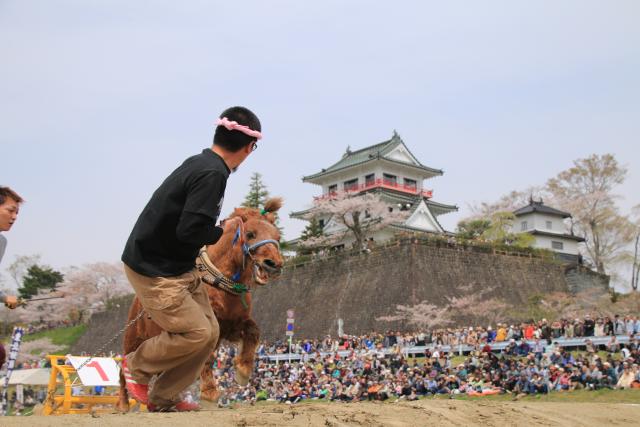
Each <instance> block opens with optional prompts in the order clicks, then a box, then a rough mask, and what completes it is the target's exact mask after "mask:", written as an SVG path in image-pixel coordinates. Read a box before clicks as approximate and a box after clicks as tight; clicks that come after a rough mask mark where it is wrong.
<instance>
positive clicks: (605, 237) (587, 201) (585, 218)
mask: <svg viewBox="0 0 640 427" xmlns="http://www.w3.org/2000/svg"><path fill="white" fill-rule="evenodd" d="M573 163H574V165H573V167H571V168H569V169H567V170H565V171H562V172H560V173H559V174H558V175H557V176H556V177H555V178H552V179H550V180H549V181H548V182H547V190H548V191H549V193H551V194H552V195H553V196H554V198H555V200H556V202H557V203H558V204H559V207H561V208H562V209H564V210H567V211H569V212H570V213H571V214H572V218H571V228H572V230H573V231H574V232H575V233H576V234H577V235H579V236H581V237H584V239H585V250H586V255H587V257H588V258H589V260H590V261H591V262H592V263H593V265H594V267H595V268H596V270H597V271H598V273H606V271H607V268H608V267H610V266H611V265H612V264H614V263H616V262H617V261H619V260H620V256H621V255H622V254H623V251H624V250H625V248H626V247H627V245H628V244H629V243H630V242H631V241H632V240H633V227H632V224H631V222H630V221H629V219H628V218H627V217H626V216H624V215H621V214H620V212H619V209H618V207H617V206H616V200H617V199H618V196H616V195H615V194H614V192H613V191H614V189H615V188H616V187H617V186H618V185H620V184H622V183H623V182H624V181H625V178H626V175H627V169H626V168H625V167H623V166H621V165H620V164H619V163H618V161H617V160H616V159H615V157H614V156H613V155H612V154H603V155H597V154H593V155H591V156H589V157H587V158H585V159H578V160H576V161H574V162H573Z"/></svg>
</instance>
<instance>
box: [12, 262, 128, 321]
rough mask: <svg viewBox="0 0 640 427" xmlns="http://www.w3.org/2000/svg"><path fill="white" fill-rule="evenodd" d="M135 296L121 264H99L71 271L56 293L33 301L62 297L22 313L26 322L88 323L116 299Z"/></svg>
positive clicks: (29, 306)
mask: <svg viewBox="0 0 640 427" xmlns="http://www.w3.org/2000/svg"><path fill="white" fill-rule="evenodd" d="M130 293H132V289H131V287H130V285H129V283H128V281H127V279H126V277H125V275H124V271H123V269H122V265H121V264H109V263H104V262H99V263H95V264H87V265H85V266H83V267H81V268H71V269H69V271H67V272H66V273H65V278H64V281H63V282H62V283H61V284H60V285H59V286H58V287H57V288H56V289H55V290H54V291H53V292H42V291H41V292H40V293H38V295H36V296H34V297H33V299H38V298H48V297H52V296H55V297H59V298H56V299H47V300H42V301H32V302H28V303H27V304H26V305H25V307H24V308H21V309H19V317H20V320H21V321H24V322H40V321H42V322H47V321H62V320H70V321H72V322H73V323H77V322H82V321H85V320H86V319H87V318H88V317H89V315H91V313H94V312H97V311H102V310H104V309H105V308H107V307H108V304H109V301H110V300H111V299H112V298H114V297H117V296H121V295H126V294H130Z"/></svg>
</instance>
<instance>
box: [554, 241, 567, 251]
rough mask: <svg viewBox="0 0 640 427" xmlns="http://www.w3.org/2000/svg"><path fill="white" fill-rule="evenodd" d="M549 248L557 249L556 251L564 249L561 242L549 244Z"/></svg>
mask: <svg viewBox="0 0 640 427" xmlns="http://www.w3.org/2000/svg"><path fill="white" fill-rule="evenodd" d="M551 248H553V249H557V250H560V251H561V250H563V249H564V244H563V243H562V242H554V241H552V242H551Z"/></svg>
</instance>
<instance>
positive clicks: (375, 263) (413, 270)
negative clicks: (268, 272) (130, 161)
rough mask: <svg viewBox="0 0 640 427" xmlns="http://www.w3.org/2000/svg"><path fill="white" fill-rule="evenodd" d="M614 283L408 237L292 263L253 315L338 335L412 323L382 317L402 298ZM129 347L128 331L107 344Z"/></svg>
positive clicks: (97, 331)
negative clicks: (289, 315) (289, 318)
mask: <svg viewBox="0 0 640 427" xmlns="http://www.w3.org/2000/svg"><path fill="white" fill-rule="evenodd" d="M593 287H595V288H599V289H602V290H603V291H605V290H606V289H607V288H608V277H607V276H602V275H599V274H597V273H594V272H592V271H590V270H587V269H585V268H582V267H580V268H576V267H573V268H567V266H566V264H563V263H561V262H559V261H556V260H552V259H549V260H547V259H542V258H536V257H530V256H528V255H522V254H520V255H517V254H504V253H497V254H496V253H493V252H490V251H489V252H487V251H486V250H484V251H483V250H481V249H479V248H464V247H461V246H453V247H450V246H447V245H446V244H444V245H443V246H437V245H434V244H433V243H431V244H426V243H425V242H419V241H413V242H411V241H407V242H402V243H398V244H397V245H395V246H388V247H381V248H376V249H374V250H373V252H371V253H369V254H364V253H363V254H356V255H348V254H339V255H337V256H334V257H331V258H327V259H323V260H317V261H313V262H309V263H306V264H303V265H298V266H290V267H288V268H287V269H285V271H284V273H283V275H282V277H281V278H280V279H279V280H278V281H276V282H274V283H271V284H269V285H266V286H264V287H261V288H258V289H257V290H256V291H255V292H254V296H253V297H254V300H253V301H254V302H253V315H254V317H255V318H256V320H257V322H258V324H259V326H260V329H261V330H262V335H263V337H265V338H269V339H275V338H283V337H284V331H285V326H286V310H287V309H289V308H293V309H294V310H295V313H296V315H295V316H296V317H295V322H296V323H295V327H296V336H300V337H320V336H323V335H326V334H331V335H333V336H335V335H336V333H337V329H338V319H343V321H344V331H345V333H348V334H356V333H366V332H370V331H372V330H385V329H399V330H404V329H406V327H407V325H406V324H404V323H403V322H384V323H383V322H380V321H377V320H376V319H377V318H379V317H381V316H388V315H391V314H394V312H395V310H396V306H397V305H399V304H400V305H416V304H419V303H421V302H423V301H428V302H429V303H431V304H436V305H443V304H446V303H447V301H448V300H449V299H450V298H452V297H463V296H465V295H469V294H478V293H479V292H481V293H483V296H485V297H486V298H496V299H500V300H504V301H507V302H509V303H510V304H512V305H513V307H515V308H516V309H517V308H519V307H524V306H525V305H526V302H527V299H528V297H529V296H531V295H534V294H536V295H540V294H542V295H544V294H547V293H549V292H555V291H561V292H579V291H582V290H584V289H587V288H593ZM132 298H133V297H132V296H127V297H122V298H120V299H118V300H117V301H114V302H113V304H111V305H112V307H111V309H110V310H107V311H105V312H103V313H96V314H94V315H93V316H92V317H91V319H90V321H89V325H88V328H87V332H86V333H85V334H84V335H83V336H82V337H81V338H80V340H79V341H78V342H77V343H76V345H75V346H74V347H73V349H72V352H73V353H75V354H80V352H83V351H84V352H88V353H93V352H95V351H97V350H98V349H99V348H100V347H101V346H102V345H103V344H104V343H106V342H107V341H109V340H110V339H111V338H112V337H113V336H114V335H115V334H116V333H117V332H118V331H119V330H120V329H121V328H122V327H123V326H124V325H125V323H126V321H127V315H128V311H129V306H130V304H131V300H132ZM106 351H107V352H109V351H113V352H114V353H120V352H121V351H122V337H119V338H118V339H117V340H115V341H114V343H112V344H111V345H110V346H108V347H107V349H106Z"/></svg>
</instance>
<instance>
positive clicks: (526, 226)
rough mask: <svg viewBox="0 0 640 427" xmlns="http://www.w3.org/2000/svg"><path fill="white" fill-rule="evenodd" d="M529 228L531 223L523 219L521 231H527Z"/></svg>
mask: <svg viewBox="0 0 640 427" xmlns="http://www.w3.org/2000/svg"><path fill="white" fill-rule="evenodd" d="M527 228H529V225H528V224H527V221H522V222H521V223H520V231H525V230H526V229H527Z"/></svg>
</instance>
